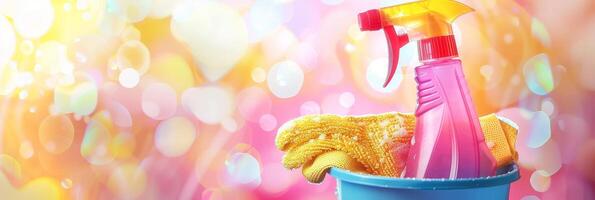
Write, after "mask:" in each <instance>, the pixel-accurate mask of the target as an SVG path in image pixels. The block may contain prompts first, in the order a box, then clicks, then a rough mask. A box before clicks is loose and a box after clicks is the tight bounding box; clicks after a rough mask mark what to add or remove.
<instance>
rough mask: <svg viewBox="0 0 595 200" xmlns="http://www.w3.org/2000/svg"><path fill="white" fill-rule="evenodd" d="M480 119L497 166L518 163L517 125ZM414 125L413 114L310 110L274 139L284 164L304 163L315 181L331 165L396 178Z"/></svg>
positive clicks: (491, 118) (292, 166)
mask: <svg viewBox="0 0 595 200" xmlns="http://www.w3.org/2000/svg"><path fill="white" fill-rule="evenodd" d="M480 123H481V127H482V129H483V132H484V136H485V139H486V143H487V144H488V147H490V150H491V151H492V154H493V155H494V158H496V161H497V165H498V167H501V166H504V165H507V164H510V163H512V162H514V161H515V160H516V159H517V153H516V151H515V149H514V143H515V140H516V132H517V129H516V128H515V127H514V125H511V124H508V123H507V122H506V120H500V119H498V117H496V115H493V114H492V115H487V116H484V117H481V118H480ZM414 127H415V116H414V115H412V114H402V113H384V114H379V115H366V116H338V115H309V116H304V117H300V118H297V119H295V120H292V121H289V122H287V123H285V124H284V125H283V126H282V127H281V128H280V129H279V131H278V134H277V138H276V141H275V143H276V146H277V148H278V149H280V150H282V151H285V152H286V154H285V156H284V157H283V165H284V166H285V167H286V168H288V169H295V168H300V167H302V173H303V175H304V176H305V177H306V179H307V180H308V181H310V182H313V183H319V182H321V181H322V180H323V179H324V176H325V174H326V172H327V171H328V169H330V168H331V167H339V168H342V169H347V170H350V171H354V172H362V173H368V174H373V175H381V176H390V177H398V176H399V175H400V173H401V171H402V170H403V168H404V167H405V161H406V159H407V153H408V151H409V142H410V140H411V138H412V136H413V129H414ZM391 150H392V151H396V152H390V151H391ZM394 155H395V156H396V157H395V156H394Z"/></svg>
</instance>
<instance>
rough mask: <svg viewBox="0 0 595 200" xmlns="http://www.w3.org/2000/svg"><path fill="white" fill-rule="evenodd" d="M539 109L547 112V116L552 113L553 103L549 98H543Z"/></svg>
mask: <svg viewBox="0 0 595 200" xmlns="http://www.w3.org/2000/svg"><path fill="white" fill-rule="evenodd" d="M541 110H542V111H543V112H545V113H547V114H548V115H549V116H552V115H553V114H554V112H555V110H554V103H553V102H552V99H551V98H547V99H544V100H543V101H542V102H541Z"/></svg>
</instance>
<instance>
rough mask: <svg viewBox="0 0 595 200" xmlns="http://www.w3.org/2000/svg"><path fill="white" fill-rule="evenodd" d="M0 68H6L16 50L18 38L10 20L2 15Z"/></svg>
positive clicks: (0, 23)
mask: <svg viewBox="0 0 595 200" xmlns="http://www.w3.org/2000/svg"><path fill="white" fill-rule="evenodd" d="M0 33H2V34H0V44H2V45H0V67H2V66H4V64H6V63H7V62H8V61H9V60H10V58H11V57H12V55H13V54H14V51H15V48H16V37H15V35H14V30H13V29H12V26H11V25H10V22H8V20H7V19H6V18H5V17H4V16H2V15H0Z"/></svg>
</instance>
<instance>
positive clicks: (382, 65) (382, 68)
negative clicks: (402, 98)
mask: <svg viewBox="0 0 595 200" xmlns="http://www.w3.org/2000/svg"><path fill="white" fill-rule="evenodd" d="M399 62H400V61H399ZM387 68H388V58H379V59H375V60H373V61H372V62H370V64H369V65H368V68H367V69H366V80H367V81H368V85H370V87H372V89H374V90H376V91H378V92H382V93H390V92H393V91H395V90H396V89H397V88H399V86H400V85H401V81H402V80H403V74H402V72H401V67H398V68H397V71H396V72H395V75H394V77H393V79H392V80H391V82H390V83H389V84H388V85H387V86H386V87H383V84H384V81H385V80H386V76H387V73H388V70H387Z"/></svg>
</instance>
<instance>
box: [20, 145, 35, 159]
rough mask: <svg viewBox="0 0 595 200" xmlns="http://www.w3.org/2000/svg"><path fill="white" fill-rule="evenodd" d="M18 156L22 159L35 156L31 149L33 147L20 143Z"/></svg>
mask: <svg viewBox="0 0 595 200" xmlns="http://www.w3.org/2000/svg"><path fill="white" fill-rule="evenodd" d="M19 154H20V155H21V157H22V158H24V159H29V158H31V157H33V155H34V154H35V150H34V149H33V145H32V144H31V142H29V141H23V142H21V145H20V146H19Z"/></svg>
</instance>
